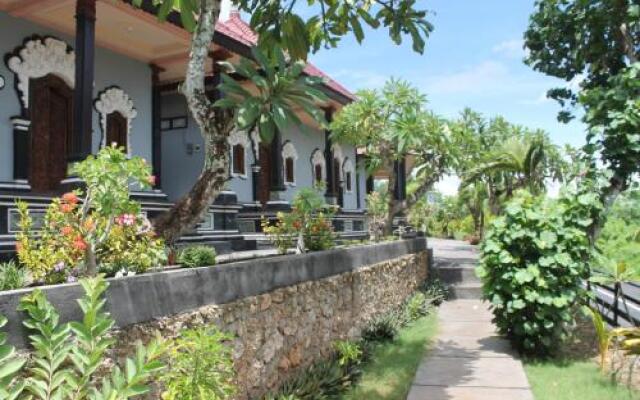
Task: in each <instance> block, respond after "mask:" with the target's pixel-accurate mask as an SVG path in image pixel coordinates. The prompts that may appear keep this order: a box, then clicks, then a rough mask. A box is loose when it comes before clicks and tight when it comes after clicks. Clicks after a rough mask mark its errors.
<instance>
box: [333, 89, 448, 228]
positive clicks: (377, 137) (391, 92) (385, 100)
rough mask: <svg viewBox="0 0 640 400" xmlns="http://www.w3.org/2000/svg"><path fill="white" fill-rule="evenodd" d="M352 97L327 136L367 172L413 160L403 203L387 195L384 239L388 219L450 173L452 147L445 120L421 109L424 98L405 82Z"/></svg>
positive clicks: (392, 181)
mask: <svg viewBox="0 0 640 400" xmlns="http://www.w3.org/2000/svg"><path fill="white" fill-rule="evenodd" d="M357 96H358V100H356V101H355V102H354V103H352V104H349V105H347V106H345V107H344V108H343V109H342V110H341V111H340V112H339V113H338V114H337V115H336V116H335V118H334V120H333V122H332V124H331V129H332V130H333V137H334V138H335V139H337V140H342V141H346V142H348V143H352V144H353V145H355V146H357V147H360V148H363V149H364V150H365V152H366V155H367V158H366V160H367V169H368V170H369V171H375V170H377V169H382V170H385V171H389V172H391V171H393V166H394V163H395V162H397V161H400V160H402V159H403V158H404V157H407V156H409V155H411V156H412V157H414V159H415V165H416V167H415V168H414V170H413V171H412V173H411V177H412V179H413V182H412V183H411V184H410V185H409V188H410V191H409V193H408V196H407V199H406V200H404V201H399V200H398V199H396V198H394V196H391V195H390V196H388V202H389V211H388V213H387V221H386V224H385V233H386V234H389V233H391V229H392V224H393V219H394V217H395V216H396V215H398V214H399V213H400V212H401V211H403V210H405V209H407V208H410V207H411V206H413V205H414V204H416V203H417V202H418V201H419V200H420V199H421V198H422V197H424V195H425V194H426V193H427V191H428V190H429V189H431V187H432V186H433V184H435V183H436V182H437V181H438V180H440V178H441V177H442V176H443V175H444V174H445V173H446V172H447V171H448V170H449V169H450V167H451V166H452V164H453V162H454V160H455V148H453V147H452V146H451V144H452V143H453V141H452V138H451V132H450V130H448V129H447V126H446V123H445V121H444V120H443V119H442V118H440V117H438V116H437V115H435V114H433V113H432V112H430V111H428V110H427V109H426V103H427V100H426V96H425V95H423V94H422V93H420V92H419V91H418V89H416V88H415V87H413V86H412V85H411V84H409V83H408V82H406V81H401V80H396V79H391V80H389V81H388V82H387V83H386V84H385V85H384V87H383V88H382V89H380V90H376V89H372V90H363V91H360V92H358V94H357ZM395 185H396V176H395V174H393V173H390V174H389V183H388V188H389V190H393V188H394V187H395Z"/></svg>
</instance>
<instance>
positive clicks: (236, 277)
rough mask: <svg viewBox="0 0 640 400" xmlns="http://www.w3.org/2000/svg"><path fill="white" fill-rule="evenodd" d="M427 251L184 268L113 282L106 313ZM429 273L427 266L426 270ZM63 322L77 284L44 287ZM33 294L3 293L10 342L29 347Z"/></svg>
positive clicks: (187, 304) (122, 320)
mask: <svg viewBox="0 0 640 400" xmlns="http://www.w3.org/2000/svg"><path fill="white" fill-rule="evenodd" d="M426 249H427V241H426V239H425V238H416V239H409V240H399V241H395V242H387V243H381V244H374V245H366V246H358V247H352V248H346V249H335V250H329V251H322V252H317V253H309V254H302V255H290V256H278V257H273V258H266V259H265V258H261V259H255V260H248V261H242V262H236V263H229V264H223V265H220V266H213V267H202V268H194V269H181V270H173V271H165V272H158V273H150V274H145V275H138V276H133V277H127V278H117V279H116V278H113V279H109V282H110V286H109V289H108V291H107V309H108V310H109V312H111V314H112V316H113V317H114V318H115V320H116V324H117V325H118V326H119V327H124V326H127V325H131V324H135V323H140V322H145V321H149V320H151V319H154V318H160V317H164V316H168V315H173V314H177V313H181V312H186V311H190V310H194V309H196V308H199V307H202V306H205V305H209V304H224V303H228V302H232V301H235V300H238V299H242V298H245V297H249V296H255V295H258V294H262V293H268V292H271V291H273V290H275V289H277V288H281V287H286V286H291V285H295V284H298V283H303V282H307V281H315V280H319V279H323V278H327V277H330V276H333V275H338V274H342V273H345V272H349V271H354V270H357V269H359V268H362V267H365V266H367V265H372V264H376V263H379V262H383V261H386V260H391V259H394V258H399V257H402V256H404V255H408V254H415V253H419V252H422V251H425V250H426ZM425 268H427V266H426V265H425ZM41 289H42V290H43V291H44V292H45V294H46V296H47V298H48V299H49V301H50V302H51V303H52V304H54V305H55V306H56V308H57V310H58V312H59V313H60V316H61V320H62V321H69V320H72V319H80V318H81V315H82V314H81V311H80V308H79V306H78V304H77V302H76V300H77V299H78V298H79V297H80V296H81V295H82V288H81V286H80V285H79V284H65V285H56V286H47V287H42V288H41ZM32 290H33V289H21V290H14V291H9V292H3V293H0V314H1V315H4V316H5V317H7V319H8V320H9V321H8V324H7V326H5V328H6V330H5V331H6V332H7V333H8V335H9V342H10V343H11V344H13V345H15V346H18V347H25V346H26V343H25V338H26V335H27V332H26V329H24V327H23V326H22V319H23V316H24V315H23V314H22V313H20V312H18V311H16V308H17V306H18V303H19V300H20V298H21V297H22V296H24V295H26V294H28V293H30V292H31V291H32Z"/></svg>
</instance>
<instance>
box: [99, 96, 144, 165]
mask: <svg viewBox="0 0 640 400" xmlns="http://www.w3.org/2000/svg"><path fill="white" fill-rule="evenodd" d="M93 107H94V108H95V109H96V111H97V112H98V114H100V129H101V130H102V140H101V142H100V147H106V146H108V145H109V143H107V132H108V131H107V130H108V126H107V125H108V121H109V115H111V114H113V113H118V114H120V116H122V118H124V119H125V120H126V136H127V138H126V144H127V154H128V155H129V156H131V122H132V121H133V120H134V119H135V118H136V117H137V116H138V110H136V109H135V107H134V106H133V101H132V100H131V98H130V97H129V95H128V94H127V93H125V91H124V90H122V89H121V88H119V87H117V86H112V87H110V88H107V89H105V90H104V91H102V92H101V93H100V94H99V95H98V98H97V99H96V101H95V102H94V104H93Z"/></svg>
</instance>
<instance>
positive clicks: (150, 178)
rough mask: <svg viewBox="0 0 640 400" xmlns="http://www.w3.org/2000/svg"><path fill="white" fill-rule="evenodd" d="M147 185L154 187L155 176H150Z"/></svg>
mask: <svg viewBox="0 0 640 400" xmlns="http://www.w3.org/2000/svg"><path fill="white" fill-rule="evenodd" d="M147 183H148V184H149V185H151V186H155V185H156V176H155V175H150V176H149V177H148V178H147Z"/></svg>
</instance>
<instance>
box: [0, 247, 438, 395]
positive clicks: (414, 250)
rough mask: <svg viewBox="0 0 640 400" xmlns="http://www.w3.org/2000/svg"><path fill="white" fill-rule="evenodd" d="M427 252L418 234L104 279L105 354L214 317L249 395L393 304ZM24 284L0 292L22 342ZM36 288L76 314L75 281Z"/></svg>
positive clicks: (418, 275) (409, 286) (412, 283)
mask: <svg viewBox="0 0 640 400" xmlns="http://www.w3.org/2000/svg"><path fill="white" fill-rule="evenodd" d="M427 259H428V256H427V249H426V239H424V238H418V239H411V240H403V241H397V242H391V243H383V244H376V245H369V246H359V247H353V248H346V249H336V250H331V251H325V252H318V253H311V254H305V255H300V256H285V257H273V258H269V259H262V260H251V261H246V262H239V263H232V264H227V265H221V266H215V267H204V268H196V269H191V270H178V271H167V272H162V273H155V274H147V275H141V276H136V277H129V278H121V279H110V280H109V281H110V287H109V289H108V291H107V308H108V309H109V311H110V312H111V313H112V315H113V317H114V318H115V320H116V322H117V325H118V326H119V327H120V328H119V330H118V331H117V332H115V333H114V334H115V335H116V336H117V339H118V340H117V343H119V344H121V345H120V346H119V347H118V348H117V349H115V351H114V353H113V354H112V355H111V356H112V358H120V357H121V356H123V355H125V354H131V353H132V350H133V345H134V343H135V342H136V341H137V340H142V341H144V342H146V341H148V340H149V339H150V338H151V337H152V336H153V335H154V334H155V332H156V331H159V332H160V333H161V334H162V335H163V336H164V337H166V338H174V337H176V336H177V335H178V334H179V333H180V331H181V330H182V329H185V328H192V327H197V326H202V325H207V324H216V325H217V326H218V327H219V328H220V329H221V330H223V331H226V332H229V333H232V334H234V336H235V339H234V341H233V343H232V346H233V350H234V351H233V354H234V361H235V367H236V371H237V372H238V385H239V387H240V389H241V393H240V396H239V398H240V399H247V398H256V397H259V396H261V395H262V394H264V393H266V392H268V391H269V390H271V389H274V388H276V387H277V386H279V384H280V383H282V381H283V380H285V379H286V378H287V377H288V376H289V375H290V374H292V373H294V372H295V371H296V370H298V369H300V368H302V367H304V366H306V365H308V364H309V363H311V362H312V361H314V360H317V359H319V358H321V357H325V356H327V355H328V354H330V352H331V351H332V345H333V342H335V341H336V340H339V339H347V338H353V337H357V336H358V335H359V333H360V330H361V328H362V327H363V325H364V324H365V323H366V322H367V321H369V320H371V319H372V318H373V317H374V316H376V315H379V314H383V313H385V312H387V311H389V310H391V309H392V308H394V307H396V306H398V305H399V304H401V303H402V301H403V300H404V299H405V298H406V297H407V296H408V295H409V294H411V293H412V292H413V291H414V290H415V288H416V287H417V286H418V285H419V284H420V283H421V282H422V281H424V280H425V279H426V277H427V263H428V261H427ZM30 290H31V289H24V290H19V291H11V292H5V293H0V314H1V315H5V316H7V318H8V319H9V324H8V329H7V331H8V333H9V341H10V342H11V343H13V344H14V345H17V346H19V347H22V348H24V347H25V344H26V334H27V332H26V331H25V330H24V328H23V327H22V326H21V319H22V318H23V315H22V314H21V313H19V312H17V311H16V306H17V302H18V300H19V298H20V297H22V296H24V295H25V294H27V293H28V292H29V291H30ZM43 290H44V291H45V294H46V295H47V297H48V298H49V300H50V301H51V302H52V303H53V304H54V305H55V306H56V308H57V309H58V310H59V312H60V314H61V319H62V320H63V321H64V320H70V319H79V318H81V314H80V310H79V307H78V305H77V303H76V299H77V298H79V297H80V296H81V288H80V287H79V286H78V285H77V284H73V285H59V286H54V287H47V288H44V289H43Z"/></svg>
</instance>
